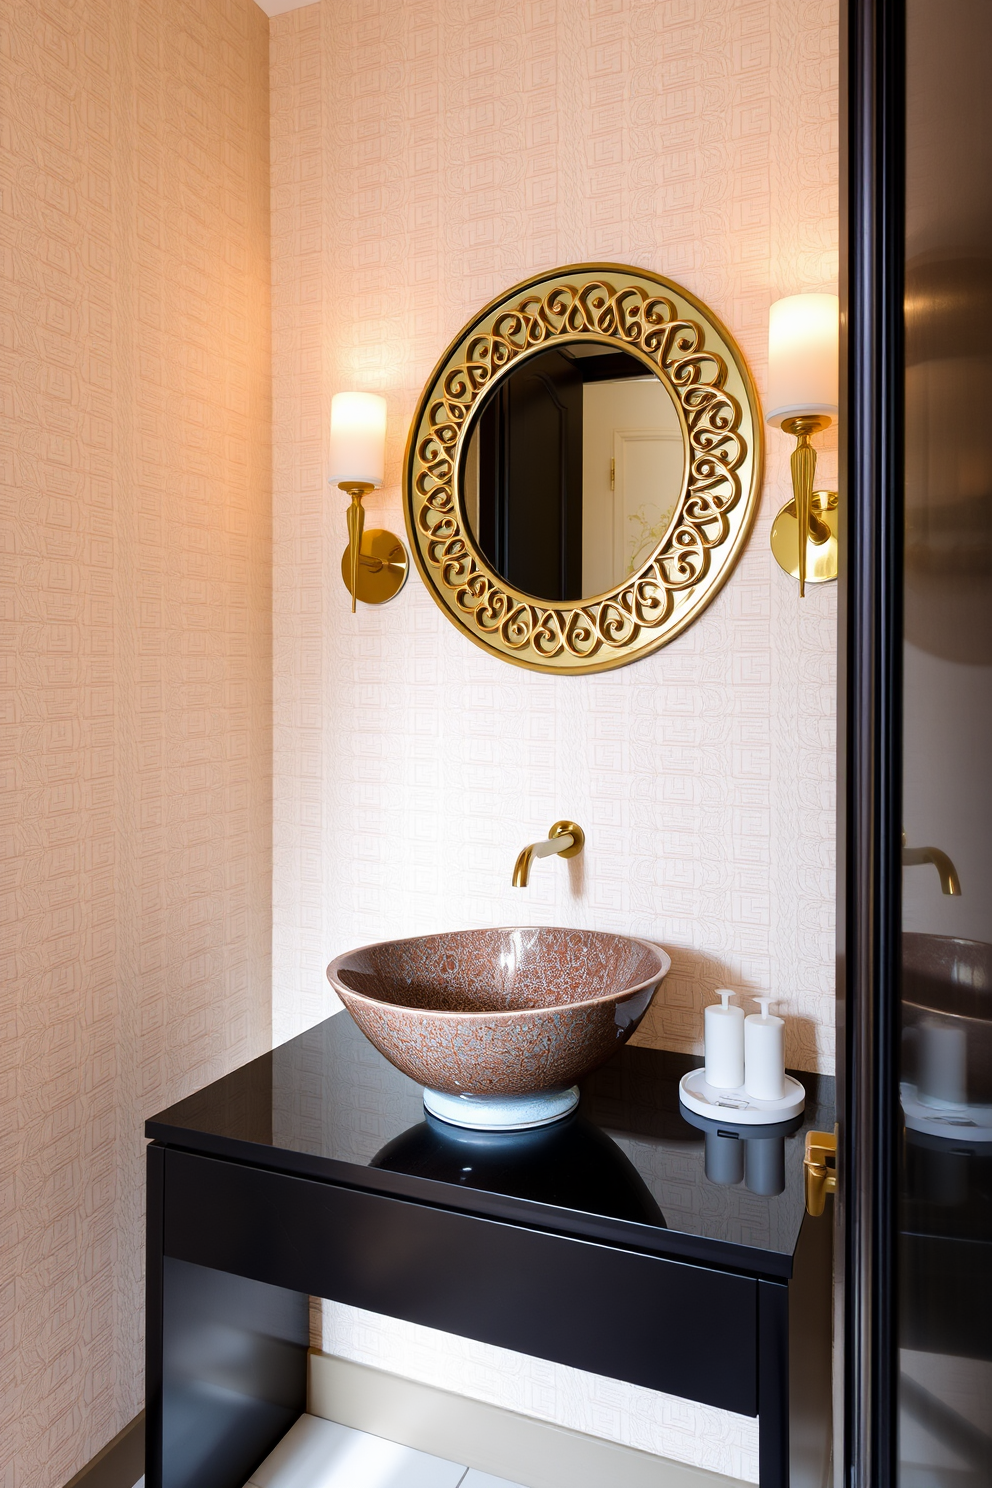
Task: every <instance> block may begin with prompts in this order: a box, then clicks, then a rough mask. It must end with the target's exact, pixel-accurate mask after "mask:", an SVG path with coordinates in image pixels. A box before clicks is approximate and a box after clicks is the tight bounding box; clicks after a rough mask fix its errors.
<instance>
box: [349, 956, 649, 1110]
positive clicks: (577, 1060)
mask: <svg viewBox="0 0 992 1488" xmlns="http://www.w3.org/2000/svg"><path fill="white" fill-rule="evenodd" d="M670 966H671V961H670V959H669V957H668V956H667V955H666V954H665V952H664V951H663V950H661V949H660V947H658V946H656V945H652V944H651V943H650V942H649V941H646V940H634V939H632V938H631V937H629V936H626V935H610V934H607V933H605V932H603V931H597V930H567V929H559V928H552V927H547V926H530V927H516V928H511V929H504V930H459V931H453V932H451V933H448V934H445V935H423V936H417V937H416V938H414V939H412V940H393V941H383V942H381V943H380V944H378V945H370V946H363V947H361V949H359V950H356V951H349V952H348V953H347V954H346V955H344V956H339V957H338V958H337V960H336V961H332V963H331V965H330V966H329V967H328V968H327V976H328V980H329V981H330V983H331V986H332V987H333V988H334V990H335V991H336V992H337V993H338V995H339V997H340V998H341V1001H342V1002H343V1003H344V1005H345V1007H346V1008H347V1009H348V1011H349V1013H350V1014H351V1016H352V1017H353V1018H354V1020H355V1022H356V1023H357V1024H358V1026H359V1028H360V1029H361V1030H362V1032H363V1033H364V1034H365V1036H366V1037H367V1038H368V1039H369V1040H370V1041H371V1042H372V1043H373V1044H374V1045H375V1047H376V1048H377V1049H378V1050H379V1052H380V1053H381V1054H384V1055H385V1057H386V1058H387V1059H388V1060H390V1062H391V1063H392V1064H395V1065H396V1066H397V1068H398V1069H401V1070H402V1071H403V1073H404V1074H406V1075H409V1076H410V1078H411V1079H412V1080H416V1081H417V1083H418V1084H420V1085H423V1086H425V1088H426V1096H425V1104H426V1105H427V1108H428V1110H429V1111H431V1112H433V1114H434V1115H435V1116H439V1117H441V1119H442V1120H445V1121H449V1122H452V1123H454V1124H455V1125H458V1126H469V1127H476V1128H491V1129H496V1130H503V1131H506V1130H521V1129H524V1128H526V1127H531V1126H543V1125H546V1124H547V1123H548V1122H550V1121H555V1120H558V1119H560V1118H561V1117H562V1116H564V1115H567V1114H568V1112H569V1111H571V1110H572V1109H573V1108H574V1106H575V1105H576V1103H577V1100H578V1093H577V1091H576V1090H575V1089H574V1084H575V1081H576V1080H579V1079H581V1078H582V1076H583V1075H587V1074H589V1072H590V1071H591V1070H594V1069H596V1068H597V1067H598V1066H599V1065H601V1064H604V1063H605V1062H606V1060H607V1059H609V1058H610V1056H611V1055H612V1054H614V1053H615V1052H616V1050H617V1049H618V1048H619V1047H620V1045H621V1044H623V1043H625V1042H626V1040H627V1039H628V1038H629V1037H630V1035H631V1034H632V1033H633V1032H634V1030H635V1028H636V1027H637V1025H638V1023H639V1022H640V1021H641V1019H642V1018H643V1016H644V1014H645V1012H646V1011H647V1009H648V1006H649V1004H650V1002H651V999H652V997H653V996H654V994H655V992H656V991H657V989H658V987H659V986H660V984H661V982H662V980H663V978H664V977H665V975H666V974H667V972H668V969H669V967H670Z"/></svg>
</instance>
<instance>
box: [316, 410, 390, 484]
mask: <svg viewBox="0 0 992 1488" xmlns="http://www.w3.org/2000/svg"><path fill="white" fill-rule="evenodd" d="M385 458H386V400H385V398H380V397H379V395H378V393H335V395H334V397H333V398H332V399H331V461H330V472H329V475H328V479H329V480H330V481H331V483H332V484H333V485H338V484H339V483H340V482H342V481H355V482H359V481H361V482H363V483H364V484H367V485H372V486H381V485H382V479H383V470H384V467H385Z"/></svg>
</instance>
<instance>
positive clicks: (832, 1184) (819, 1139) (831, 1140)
mask: <svg viewBox="0 0 992 1488" xmlns="http://www.w3.org/2000/svg"><path fill="white" fill-rule="evenodd" d="M803 1173H804V1175H805V1178H806V1212H807V1213H808V1214H812V1216H813V1218H814V1219H816V1218H817V1217H818V1216H819V1215H821V1214H822V1213H823V1208H824V1205H825V1204H826V1202H827V1194H828V1193H836V1192H837V1129H836V1127H835V1128H834V1130H833V1131H832V1132H819V1131H809V1132H807V1133H806V1156H805V1157H804V1159H803Z"/></svg>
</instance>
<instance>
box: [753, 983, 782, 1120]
mask: <svg viewBox="0 0 992 1488" xmlns="http://www.w3.org/2000/svg"><path fill="white" fill-rule="evenodd" d="M754 1001H755V1002H756V1003H757V1004H758V1006H759V1007H760V1008H761V1013H760V1015H759V1014H758V1013H752V1014H751V1015H750V1017H748V1018H745V1019H744V1089H745V1091H746V1093H747V1094H748V1095H751V1096H754V1098H755V1100H772V1101H773V1100H781V1099H782V1098H783V1096H784V1095H785V1021H784V1020H783V1019H782V1018H776V1017H775V1016H774V1014H770V1013H769V1011H768V1009H769V1007H770V1005H771V998H770V997H756V998H755V999H754Z"/></svg>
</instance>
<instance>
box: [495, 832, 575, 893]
mask: <svg viewBox="0 0 992 1488" xmlns="http://www.w3.org/2000/svg"><path fill="white" fill-rule="evenodd" d="M585 842H586V834H585V832H583V830H582V828H581V827H580V826H579V824H578V822H572V821H558V822H555V824H554V826H553V827H552V828H551V831H550V832H549V833H548V835H547V837H546V838H545V840H544V841H543V842H531V843H529V844H528V845H527V847H525V848H524V849H523V851H522V852H521V853H520V854H519V856H518V858H517V861H516V863H515V864H514V865H513V887H514V888H515V889H525V888H526V887H527V880H528V879H529V878H530V865H531V863H532V862H533V861H534V859H535V858H550V857H553V856H554V855H555V854H557V855H558V856H559V857H562V858H574V857H576V856H577V855H578V854H579V853H580V852H581V851H582V849H583V847H584V846H585Z"/></svg>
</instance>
